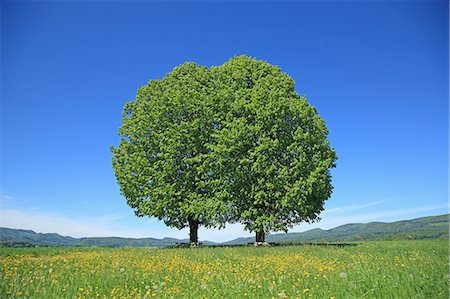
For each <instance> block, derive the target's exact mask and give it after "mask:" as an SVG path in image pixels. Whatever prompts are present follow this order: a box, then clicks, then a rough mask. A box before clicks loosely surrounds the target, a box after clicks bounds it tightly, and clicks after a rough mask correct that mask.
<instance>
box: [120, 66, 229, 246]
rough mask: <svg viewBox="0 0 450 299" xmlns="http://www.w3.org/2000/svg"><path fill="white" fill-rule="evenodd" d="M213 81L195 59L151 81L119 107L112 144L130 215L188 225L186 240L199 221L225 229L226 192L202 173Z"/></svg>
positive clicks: (194, 233)
mask: <svg viewBox="0 0 450 299" xmlns="http://www.w3.org/2000/svg"><path fill="white" fill-rule="evenodd" d="M216 81H217V80H213V77H212V76H211V72H210V70H209V69H208V68H206V67H201V66H198V65H196V64H195V63H185V64H183V65H181V66H178V67H176V68H175V69H174V70H173V71H172V72H171V73H169V74H167V75H166V76H165V77H164V78H163V79H161V80H152V81H150V82H149V83H148V84H147V85H145V86H143V87H142V88H140V89H139V90H138V93H137V97H136V99H135V100H134V101H132V102H128V103H126V104H125V108H124V112H123V120H122V122H123V125H122V127H121V128H120V129H119V135H120V136H121V141H120V144H119V145H118V146H117V147H116V148H114V147H112V148H111V150H112V152H113V168H114V171H115V175H116V178H117V181H118V183H119V185H120V190H121V193H122V194H123V195H124V196H125V198H126V199H127V202H128V204H129V205H130V206H131V207H132V208H133V209H134V211H135V214H136V215H137V216H141V217H142V216H153V217H156V218H158V219H159V220H163V221H164V222H165V223H166V225H168V226H171V227H176V228H179V229H182V228H185V227H189V228H190V233H189V235H190V241H191V242H192V243H197V242H198V228H199V226H204V227H219V228H220V227H223V225H224V224H225V221H226V215H227V206H226V204H225V202H226V201H225V200H222V198H226V196H221V194H224V192H226V191H224V192H220V191H218V190H221V189H223V188H221V187H220V186H219V185H218V183H219V182H220V180H215V179H214V178H213V172H212V171H210V170H208V169H209V166H208V165H209V163H210V162H211V160H210V159H208V156H209V155H210V154H211V144H212V142H213V139H212V136H213V134H212V131H213V130H214V129H215V128H216V127H217V124H216V123H215V118H214V113H216V110H217V108H216V107H217V103H216V101H215V99H216V97H215V94H216V89H217V88H216V87H215V86H216ZM213 190H216V191H214V195H213Z"/></svg>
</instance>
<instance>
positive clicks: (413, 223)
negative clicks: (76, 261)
mask: <svg viewBox="0 0 450 299" xmlns="http://www.w3.org/2000/svg"><path fill="white" fill-rule="evenodd" d="M448 228H449V215H448V214H446V215H440V216H430V217H423V218H417V219H412V220H403V221H397V222H391V223H382V222H372V223H367V224H346V225H342V226H339V227H336V228H333V229H330V230H321V229H313V230H309V231H306V232H303V233H288V234H274V235H269V236H268V237H267V241H269V242H279V243H305V242H306V243H307V242H347V241H367V240H408V239H416V240H417V239H437V238H442V239H448V234H449V229H448ZM187 241H188V240H186V239H184V240H179V239H174V238H164V239H154V238H144V239H133V238H112V237H104V238H81V239H76V238H71V237H63V236H60V235H58V234H37V233H35V232H33V231H30V230H18V229H10V228H1V227H0V246H7V247H14V246H19V247H26V246H108V247H122V246H156V247H161V246H173V245H175V244H176V243H182V242H187ZM250 242H254V238H238V239H235V240H232V241H228V242H225V243H223V244H225V245H227V244H228V245H233V244H247V243H250ZM203 244H205V245H215V244H216V243H212V242H208V241H205V242H204V243H203Z"/></svg>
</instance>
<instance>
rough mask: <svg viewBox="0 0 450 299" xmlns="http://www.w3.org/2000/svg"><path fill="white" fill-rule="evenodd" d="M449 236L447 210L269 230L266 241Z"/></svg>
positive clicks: (237, 241)
mask: <svg viewBox="0 0 450 299" xmlns="http://www.w3.org/2000/svg"><path fill="white" fill-rule="evenodd" d="M448 237H449V214H445V215H439V216H429V217H423V218H417V219H412V220H402V221H396V222H389V223H386V222H370V223H357V224H356V223H355V224H345V225H342V226H338V227H335V228H332V229H329V230H322V229H320V228H316V229H312V230H308V231H305V232H301V233H284V234H272V235H269V236H267V237H266V241H267V242H276V243H316V242H351V241H373V240H407V239H438V238H448ZM254 241H255V239H254V238H253V237H249V238H237V239H235V240H232V241H228V242H225V243H223V244H224V245H235V244H247V243H249V242H254Z"/></svg>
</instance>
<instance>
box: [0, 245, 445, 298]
mask: <svg viewBox="0 0 450 299" xmlns="http://www.w3.org/2000/svg"><path fill="white" fill-rule="evenodd" d="M0 265H1V272H0V284H1V286H0V298H427V299H428V298H448V297H449V243H448V241H447V240H429V241H371V242H363V243H358V244H357V245H356V246H348V247H335V246H317V245H316V246H315V245H303V246H302V245H296V246H279V247H252V246H241V247H217V248H214V247H202V248H76V247H65V248H63V247H60V248H0Z"/></svg>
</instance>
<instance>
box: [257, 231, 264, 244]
mask: <svg viewBox="0 0 450 299" xmlns="http://www.w3.org/2000/svg"><path fill="white" fill-rule="evenodd" d="M265 241H266V234H265V233H264V232H263V231H262V232H258V231H257V232H256V242H257V243H260V242H265Z"/></svg>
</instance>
